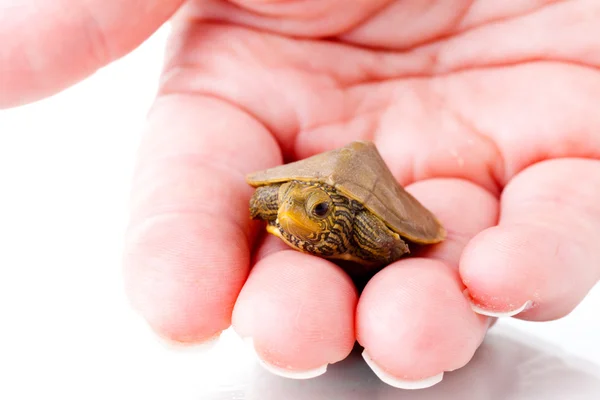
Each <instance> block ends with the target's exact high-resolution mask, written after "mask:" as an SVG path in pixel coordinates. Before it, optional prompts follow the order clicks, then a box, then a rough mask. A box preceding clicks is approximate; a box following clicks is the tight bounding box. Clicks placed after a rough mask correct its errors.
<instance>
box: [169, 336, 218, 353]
mask: <svg viewBox="0 0 600 400" xmlns="http://www.w3.org/2000/svg"><path fill="white" fill-rule="evenodd" d="M220 339H221V332H219V333H217V334H216V335H214V336H212V337H210V338H208V339H206V340H204V341H202V342H180V341H177V340H172V339H168V338H165V337H159V340H160V341H161V342H162V343H163V345H165V346H166V347H168V348H170V349H171V350H176V351H190V350H191V351H199V352H208V351H211V350H212V349H213V348H214V347H215V346H216V345H217V343H218V342H219V340H220Z"/></svg>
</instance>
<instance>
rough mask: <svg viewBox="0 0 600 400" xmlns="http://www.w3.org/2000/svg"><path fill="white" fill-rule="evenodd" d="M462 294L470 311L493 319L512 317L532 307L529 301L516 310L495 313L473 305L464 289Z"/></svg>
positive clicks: (467, 291) (471, 299)
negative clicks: (468, 304) (467, 302)
mask: <svg viewBox="0 0 600 400" xmlns="http://www.w3.org/2000/svg"><path fill="white" fill-rule="evenodd" d="M464 294H465V296H466V297H467V299H468V300H469V303H471V309H472V310H473V311H475V312H476V313H477V314H481V315H486V316H488V317H495V318H502V317H512V316H515V315H517V314H520V313H522V312H523V311H525V310H528V309H529V308H531V306H532V305H533V303H532V302H531V301H530V300H527V301H526V302H525V304H523V305H522V306H520V307H518V308H513V309H511V310H509V311H495V310H492V309H489V308H483V307H481V306H479V305H477V304H475V303H474V301H473V298H472V297H471V295H470V294H469V290H468V289H466V290H465V291H464Z"/></svg>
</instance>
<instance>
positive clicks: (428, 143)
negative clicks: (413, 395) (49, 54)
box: [0, 0, 600, 387]
mask: <svg viewBox="0 0 600 400" xmlns="http://www.w3.org/2000/svg"><path fill="white" fill-rule="evenodd" d="M87 3H92V2H91V1H90V2H87ZM97 3H98V5H97V6H96V7H91V6H89V5H88V8H86V10H87V11H86V13H87V14H86V15H87V17H86V18H88V19H89V18H90V17H89V15H94V17H93V20H94V21H95V22H94V24H93V26H95V27H96V28H97V27H100V28H101V31H102V32H104V36H99V33H98V32H100V31H93V32H94V34H93V35H87V36H86V35H83V36H80V38H79V39H77V40H80V41H81V40H83V39H82V37H83V38H92V41H91V42H86V43H87V46H88V47H86V46H84V45H83V44H82V45H80V48H81V49H82V50H81V51H80V52H74V54H75V57H76V60H78V61H77V63H78V64H77V66H78V69H77V71H73V70H72V68H73V67H72V66H71V70H68V68H66V66H65V65H59V64H61V62H62V61H56V60H54V59H52V60H51V59H50V58H48V59H47V60H46V61H47V64H44V63H42V64H41V66H40V63H38V64H35V65H34V64H33V63H32V62H31V60H30V59H27V58H23V57H21V58H18V57H16V56H15V54H17V52H18V50H16V49H13V50H14V51H13V53H10V52H9V53H7V54H8V56H6V54H4V55H3V53H1V52H0V57H3V58H0V61H2V64H0V83H2V84H6V87H8V91H6V93H5V94H4V97H1V98H0V103H1V104H5V105H12V104H14V103H15V102H16V99H25V100H32V99H34V98H36V96H42V95H46V94H49V93H51V92H53V91H55V90H58V89H60V88H62V87H64V85H66V84H69V83H71V82H72V81H73V80H74V79H76V78H77V79H78V78H79V77H83V76H85V74H87V73H89V72H90V71H91V69H92V68H93V67H97V66H98V65H101V64H104V63H106V62H108V61H110V60H111V59H114V58H115V57H118V56H120V55H121V54H123V53H125V52H126V51H128V50H130V49H131V47H132V46H134V45H135V44H137V43H138V42H139V40H142V39H143V38H144V37H146V36H147V35H148V34H149V33H150V32H151V31H152V29H155V27H156V26H157V25H158V24H159V23H161V22H162V21H164V20H165V19H166V18H168V17H170V16H171V13H173V12H174V11H175V10H177V13H176V14H175V16H174V17H173V33H172V37H171V39H170V42H169V46H168V48H167V52H166V56H167V58H166V65H165V70H164V74H163V77H162V82H161V90H160V93H159V96H158V98H157V99H156V102H155V104H154V106H153V108H152V110H151V113H150V115H149V118H148V124H147V126H146V128H145V136H144V141H143V143H142V147H141V149H140V155H139V163H138V170H137V173H136V179H135V182H134V188H133V205H134V206H133V215H132V221H131V227H130V230H129V235H128V241H127V245H128V246H127V257H126V281H127V285H128V286H127V287H128V291H129V293H130V296H131V298H132V300H133V303H134V304H135V305H136V307H137V308H138V309H139V310H140V312H141V313H142V314H143V315H144V316H145V317H146V318H147V320H148V321H149V323H150V324H151V325H152V326H153V327H154V329H156V331H157V332H158V333H159V334H161V335H163V336H165V337H168V338H170V339H173V340H176V341H181V342H201V341H204V340H207V339H210V338H212V337H214V336H215V335H218V334H219V333H220V332H221V331H222V330H224V329H226V328H227V327H229V326H230V325H231V323H232V322H233V326H234V328H235V330H236V331H237V332H238V333H239V334H240V335H242V336H243V337H247V338H251V339H252V340H253V343H254V346H255V349H256V351H257V353H258V355H259V356H260V358H261V359H262V360H264V362H265V365H266V366H267V367H268V368H270V369H272V370H273V371H275V372H277V373H280V374H282V375H289V376H296V377H310V376H315V375H318V374H320V373H322V372H323V371H324V370H325V366H326V365H327V364H329V363H334V362H337V361H340V360H342V359H344V358H345V357H346V356H347V355H348V354H349V352H350V351H351V349H352V347H353V345H354V342H355V341H356V340H358V341H359V343H360V344H361V345H362V346H364V347H365V358H366V359H367V361H368V362H369V364H370V365H371V366H372V368H373V369H374V370H375V371H376V372H377V373H378V374H379V376H380V377H381V378H382V379H384V380H386V381H387V382H388V383H391V384H394V385H396V386H401V387H406V386H410V385H411V384H410V383H407V381H415V380H416V381H419V380H420V381H422V382H421V383H414V385H415V386H419V385H420V386H427V385H429V384H432V383H435V382H437V381H438V380H439V379H440V378H441V374H442V373H443V372H444V371H450V370H454V369H456V368H460V367H462V366H463V365H465V364H466V363H467V362H468V361H469V360H470V358H471V357H472V355H473V353H474V352H475V350H476V349H477V347H478V346H479V344H480V343H481V341H482V340H483V337H484V335H485V333H486V330H487V329H488V327H489V324H490V321H491V318H492V317H494V316H500V315H509V316H510V315H515V314H518V317H520V318H525V319H530V320H548V319H554V318H559V317H562V316H564V315H566V314H567V313H569V312H570V311H571V310H572V309H573V308H574V307H575V306H576V305H577V304H578V303H579V302H580V301H581V300H582V299H583V297H584V296H585V295H586V294H587V292H588V291H589V289H590V288H591V287H592V286H593V285H594V284H595V283H596V282H597V281H598V279H599V277H600V251H599V250H598V249H597V248H596V247H595V246H596V243H598V242H600V203H599V202H598V201H597V199H598V197H599V196H600V161H598V158H600V113H598V101H597V99H598V97H599V96H600V73H599V72H598V71H599V70H598V68H599V66H600V53H598V48H600V28H599V26H600V25H598V22H600V7H599V6H598V5H597V4H596V2H593V1H580V2H552V1H530V2H508V3H505V2H485V1H480V2H478V1H475V2H473V1H460V2H439V3H436V2H429V4H422V3H423V2H419V1H416V0H415V1H390V0H377V1H369V2H367V1H355V2H347V1H341V0H328V1H318V2H317V1H307V0H304V1H302V0H298V1H252V0H246V1H243V0H239V1H236V2H225V1H216V0H214V1H208V0H207V1H202V0H199V1H194V2H188V3H186V4H184V5H183V6H182V7H179V6H180V4H179V3H181V1H175V0H172V1H170V2H169V1H158V0H146V1H141V0H140V1H137V2H136V1H130V2H128V3H127V4H123V5H117V4H121V3H119V2H117V1H111V2H106V1H105V2H100V1H98V2H97ZM108 3H110V4H113V6H112V9H111V7H110V6H109V5H107V4H108ZM134 3H135V4H134ZM509 3H510V4H509ZM519 3H521V4H519ZM554 3H556V4H554ZM141 4H143V10H144V11H145V12H142V13H140V12H138V10H139V7H140V5H141ZM47 7H51V6H47ZM136 7H138V8H137V9H136ZM82 9H83V8H82ZM117 11H118V13H117ZM133 14H135V15H133ZM142 16H143V19H142ZM1 20H2V17H0V21H1ZM126 21H127V22H126ZM132 21H133V22H132ZM0 25H1V24H0ZM81 25H83V24H81ZM127 27H129V28H130V31H127V32H126V30H125V28H127ZM68 28H69V29H83V28H82V27H81V26H79V27H77V26H70V27H68ZM1 29H2V28H0V30H1ZM85 29H90V28H89V24H88V25H86V28H85ZM66 30H67V28H65V27H64V26H62V27H58V28H56V31H57V33H56V35H61V34H64V33H65V32H63V31H66ZM98 37H101V38H102V39H98ZM23 40H24V41H25V42H26V43H28V42H27V40H31V38H25V39H23ZM47 40H52V39H47ZM54 40H55V41H57V40H59V39H56V38H55V39H54ZM69 40H71V39H69ZM72 40H75V39H72ZM90 43H92V44H90ZM93 43H96V44H98V43H100V45H98V46H95V47H94V45H93ZM40 47H41V46H40ZM90 49H92V50H93V51H92V50H90ZM98 49H100V50H98ZM0 51H1V50H0ZM40 51H41V50H40ZM44 51H48V50H47V49H46V48H44ZM11 57H12V58H11ZM77 57H78V58H77ZM6 60H10V61H11V62H12V63H13V65H14V62H15V60H17V61H20V62H22V63H23V65H24V68H23V69H22V70H21V71H20V73H19V74H13V75H12V77H13V80H12V81H6V82H4V81H3V78H2V75H3V74H2V68H6V65H8V64H7V63H8V61H6ZM90 60H92V61H90ZM49 71H50V72H49ZM65 71H68V72H65ZM42 72H45V73H46V78H45V79H40V78H39V75H40V74H41V73H42ZM8 75H9V74H6V76H8ZM32 76H33V77H38V79H34V80H32V79H30V78H31V77H32ZM357 139H368V140H372V141H374V142H375V143H376V145H377V146H378V148H379V150H380V152H381V154H382V156H383V157H384V159H385V161H386V162H387V163H388V165H389V167H390V169H391V170H392V172H393V173H394V175H395V176H396V177H397V179H398V180H399V182H400V183H402V184H403V185H406V187H407V190H409V191H410V192H411V193H413V194H414V195H415V196H416V197H417V198H418V199H419V200H420V201H421V202H422V203H423V204H425V205H426V206H427V207H428V208H429V209H431V210H432V211H433V212H434V213H435V214H436V215H437V216H438V217H439V218H440V220H441V221H442V223H443V224H444V225H445V227H446V229H447V230H448V232H449V235H448V239H447V240H446V241H445V242H444V243H442V244H440V245H438V246H436V247H432V248H430V249H429V250H428V251H427V253H425V254H422V257H414V258H408V259H405V260H402V261H400V262H397V263H394V264H392V265H390V266H389V267H387V268H385V269H383V270H382V271H380V272H379V273H377V274H376V275H375V276H374V277H373V279H371V280H370V281H369V283H368V284H367V285H366V287H365V288H364V291H362V293H358V291H357V290H356V288H355V287H354V285H353V283H352V281H351V279H350V278H349V277H348V276H347V275H346V274H345V273H344V272H343V271H342V270H341V269H339V268H338V267H337V266H335V265H334V264H332V263H330V262H329V261H325V260H323V259H319V258H316V257H313V256H310V255H306V254H301V253H299V252H296V251H293V250H291V249H289V248H288V247H286V246H285V245H283V244H282V243H281V242H280V241H279V240H278V239H276V238H274V237H271V236H267V237H265V235H263V230H262V226H260V225H259V224H257V223H255V222H253V221H251V220H250V219H249V215H248V199H249V198H250V196H251V194H252V188H250V187H249V186H248V185H247V184H246V183H245V180H244V176H245V174H247V173H249V172H252V171H255V170H258V169H263V168H267V167H270V166H274V165H277V164H281V163H283V162H288V161H292V160H296V159H302V158H305V157H308V156H310V155H313V154H315V153H319V152H322V151H325V150H330V149H333V148H336V147H340V146H343V145H345V144H347V143H348V142H350V141H353V140H357ZM474 310H475V311H477V312H474Z"/></svg>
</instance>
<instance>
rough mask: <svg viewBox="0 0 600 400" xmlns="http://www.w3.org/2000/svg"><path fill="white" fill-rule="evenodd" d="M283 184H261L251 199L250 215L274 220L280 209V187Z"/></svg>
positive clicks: (253, 217) (270, 220) (255, 217)
mask: <svg viewBox="0 0 600 400" xmlns="http://www.w3.org/2000/svg"><path fill="white" fill-rule="evenodd" d="M280 186H281V185H269V186H259V187H258V188H256V191H255V192H254V194H253V195H252V198H251V199H250V216H251V217H252V219H262V220H265V221H268V222H274V221H275V220H276V219H277V210H278V209H279V196H278V194H279V187H280Z"/></svg>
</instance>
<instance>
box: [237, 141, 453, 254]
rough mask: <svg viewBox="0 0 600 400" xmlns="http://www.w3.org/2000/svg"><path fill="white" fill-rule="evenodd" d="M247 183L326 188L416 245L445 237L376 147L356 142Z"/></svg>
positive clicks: (252, 176) (254, 175)
mask: <svg viewBox="0 0 600 400" xmlns="http://www.w3.org/2000/svg"><path fill="white" fill-rule="evenodd" d="M246 180H247V182H248V183H249V184H250V185H252V186H254V187H258V186H265V185H270V184H275V183H281V182H286V181H290V180H298V181H308V182H320V183H325V184H328V185H331V186H333V187H335V189H336V190H337V191H339V192H340V193H342V194H344V195H346V196H348V197H350V198H352V199H355V200H357V201H359V202H360V203H361V204H363V205H364V207H365V208H367V209H368V210H369V211H371V212H372V213H374V214H375V215H376V216H378V217H379V218H381V220H382V221H383V222H384V223H385V224H386V225H387V226H388V227H389V228H390V229H392V230H394V231H395V232H396V233H398V234H399V235H400V236H402V237H404V238H406V239H408V240H410V241H412V242H416V243H423V244H432V243H438V242H440V241H442V240H443V239H444V238H445V235H446V232H445V230H444V228H443V227H442V225H441V224H440V222H439V221H438V220H437V218H436V217H435V216H434V215H433V214H432V213H431V212H430V211H429V210H428V209H427V208H425V207H424V206H423V205H422V204H421V203H420V202H419V201H418V200H417V199H416V198H414V197H413V196H412V195H411V194H410V193H408V192H407V191H406V190H405V189H404V188H403V187H402V186H400V184H399V183H398V182H397V181H396V179H395V178H394V176H393V175H392V173H391V171H390V170H389V168H388V167H387V165H386V164H385V162H384V161H383V158H382V157H381V154H379V151H378V150H377V148H376V147H375V144H373V143H372V142H368V141H356V142H352V143H350V144H348V145H346V146H344V147H341V148H338V149H335V150H331V151H327V152H324V153H320V154H316V155H314V156H311V157H308V158H306V159H303V160H299V161H295V162H291V163H289V164H284V165H280V166H277V167H273V168H269V169H266V170H263V171H258V172H254V173H252V174H249V175H248V176H247V177H246Z"/></svg>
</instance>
